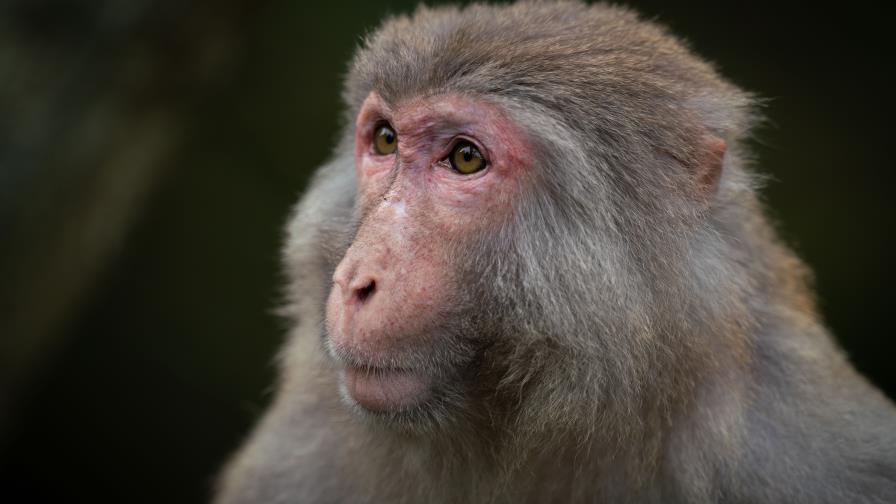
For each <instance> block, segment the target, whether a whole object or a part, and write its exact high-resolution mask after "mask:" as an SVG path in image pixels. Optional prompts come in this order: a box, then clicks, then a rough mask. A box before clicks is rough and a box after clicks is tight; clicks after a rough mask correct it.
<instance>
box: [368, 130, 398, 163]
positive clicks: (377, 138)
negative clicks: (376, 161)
mask: <svg viewBox="0 0 896 504" xmlns="http://www.w3.org/2000/svg"><path fill="white" fill-rule="evenodd" d="M397 147H398V136H397V135H396V134H395V130H393V129H392V127H391V126H389V125H388V124H380V125H379V126H377V127H376V132H374V134H373V150H374V151H376V153H377V154H379V155H381V156H386V155H389V154H392V153H393V152H395V149H396V148H397Z"/></svg>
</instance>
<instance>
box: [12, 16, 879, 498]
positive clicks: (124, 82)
mask: <svg viewBox="0 0 896 504" xmlns="http://www.w3.org/2000/svg"><path fill="white" fill-rule="evenodd" d="M413 4H414V2H409V1H400V2H399V1H392V2H385V3H370V2H324V3H304V2H288V1H285V0H272V1H268V2H261V3H259V2H249V1H242V2H241V1H238V0H227V1H220V2H214V3H213V2H202V3H197V4H196V5H193V4H189V7H188V6H186V4H182V3H180V2H176V1H174V0H164V1H163V0H159V1H155V2H150V1H137V0H134V1H133V2H132V3H129V4H127V5H128V7H123V5H125V4H122V3H116V2H113V1H111V0H110V1H99V0H96V1H83V2H74V1H61V0H55V1H39V2H29V1H28V0H21V1H12V2H10V3H9V4H8V5H7V6H5V7H3V8H0V72H2V73H0V75H4V76H5V77H4V79H3V80H0V86H2V87H0V133H2V135H0V163H2V164H0V198H2V199H0V272H2V273H3V274H4V277H5V278H8V279H9V280H8V281H7V282H6V283H5V285H0V338H3V339H4V340H5V341H4V342H3V344H4V346H0V349H2V350H3V352H4V355H3V359H4V360H0V363H4V362H5V363H6V368H7V369H18V371H16V374H15V375H14V376H13V375H12V374H10V378H9V379H8V381H9V383H8V384H2V383H0V385H4V386H6V385H9V386H8V387H5V388H0V393H5V394H6V395H7V397H0V399H2V400H3V402H0V404H5V405H6V411H3V412H0V413H2V416H3V417H4V418H3V419H4V420H5V422H4V423H0V443H2V444H0V464H2V465H0V482H2V483H3V484H2V489H0V501H3V502H20V501H21V502H34V501H44V500H66V501H80V500H88V501H92V502H93V501H101V500H112V501H126V502H144V501H145V502H159V501H162V502H189V501H197V500H205V499H207V496H208V494H209V491H210V488H211V485H212V482H213V478H214V475H215V472H216V471H217V470H218V468H219V467H220V465H221V464H222V463H223V462H224V461H225V459H226V457H227V455H228V454H229V453H230V452H231V451H232V450H233V449H235V448H236V447H237V446H238V444H239V442H240V440H241V439H243V438H244V436H245V435H246V434H247V432H248V429H249V428H250V426H251V425H252V424H253V422H254V421H255V420H256V419H257V417H258V415H259V413H260V412H261V411H262V410H263V409H264V406H265V404H266V402H267V401H268V400H269V391H270V387H271V386H272V384H273V383H274V379H275V378H274V371H275V369H274V364H273V357H274V354H275V352H276V348H277V346H278V345H279V343H280V342H281V341H282V340H283V337H284V335H285V326H284V323H283V322H282V321H280V320H279V319H278V318H277V317H276V316H275V315H273V313H272V312H273V309H274V308H275V307H276V306H277V304H278V302H279V289H280V285H281V283H282V278H281V276H280V272H279V258H278V255H279V247H280V245H281V229H282V226H283V223H284V220H285V218H286V216H287V215H288V212H289V209H290V206H291V205H292V204H293V203H294V201H295V200H296V198H297V197H298V195H299V194H300V191H301V189H302V188H303V186H304V184H305V182H306V181H307V179H308V176H309V174H310V173H311V171H312V170H313V168H314V167H315V166H317V165H318V164H320V163H321V162H322V161H323V160H324V159H325V158H326V157H327V155H328V152H329V149H330V148H331V146H332V144H333V143H334V139H335V138H336V135H337V131H338V129H339V127H340V117H341V115H340V99H339V93H340V86H341V77H342V75H343V74H344V72H345V70H346V66H347V62H348V59H349V57H350V55H351V54H352V51H353V49H354V47H356V45H357V44H358V43H359V40H360V37H361V36H362V35H363V34H364V33H366V32H367V31H369V30H371V29H373V28H375V26H376V25H377V24H378V22H379V20H380V19H382V17H383V16H384V15H386V14H389V13H396V12H406V11H408V10H409V9H411V8H412V6H413ZM197 5H198V6H197ZM633 5H634V6H635V7H637V8H638V9H639V10H641V11H643V12H644V13H645V14H647V15H648V16H651V17H653V16H656V17H658V19H659V20H661V21H663V22H665V23H667V24H669V25H671V27H672V28H673V30H674V31H675V32H676V33H679V34H681V35H684V36H685V37H686V38H688V39H689V40H690V41H691V42H692V45H693V46H694V48H695V49H696V50H697V52H698V53H700V54H702V55H704V56H706V57H707V58H709V59H710V60H712V61H714V62H716V63H717V64H718V66H719V68H720V70H721V71H722V73H723V74H725V75H726V76H728V77H730V78H731V79H732V80H734V81H735V82H736V83H738V84H739V85H741V86H743V87H744V88H746V89H749V90H751V91H755V92H757V93H758V94H759V95H761V96H763V97H766V98H769V99H770V100H769V102H768V106H767V109H766V113H767V115H768V117H769V122H768V125H767V126H765V127H763V128H762V129H761V131H760V132H759V133H758V135H757V141H756V149H757V153H758V159H759V166H760V167H761V169H762V171H763V172H765V173H767V174H769V175H771V181H770V182H769V185H768V188H767V191H766V193H765V194H766V199H767V201H768V203H769V206H770V207H771V209H772V212H773V215H774V216H775V217H776V218H777V220H779V221H780V222H781V223H782V225H781V230H782V232H783V234H784V236H785V237H786V238H787V240H788V242H789V243H791V244H792V245H794V246H795V248H796V249H797V250H798V251H799V253H800V255H801V256H802V257H803V258H805V259H806V260H807V262H808V263H809V264H810V266H812V267H813V269H814V270H815V271H816V274H817V284H818V288H819V295H820V302H821V307H822V310H823V312H824V315H825V317H826V320H827V321H828V322H829V325H830V326H831V327H832V329H833V330H834V332H835V334H837V335H838V337H839V339H840V341H841V342H842V343H843V345H844V346H845V348H846V349H847V351H848V352H849V353H850V354H851V356H852V357H853V360H854V362H856V364H857V366H858V367H859V368H860V369H861V370H862V371H863V372H864V373H866V374H867V375H868V376H869V377H870V379H871V380H872V381H874V382H875V383H877V384H878V385H879V386H881V387H882V388H883V389H884V390H885V391H886V392H887V393H889V394H890V395H891V396H892V395H894V394H896V374H894V372H893V371H892V370H891V366H890V365H889V362H888V357H889V354H891V353H892V351H893V350H894V349H896V345H894V343H893V341H892V339H891V338H890V336H891V335H892V333H893V331H892V330H893V327H894V324H893V321H892V318H891V316H890V306H891V304H892V301H891V297H890V290H891V285H892V284H893V280H894V276H893V272H892V271H893V268H892V267H891V265H890V259H891V254H890V250H891V247H890V245H891V243H890V242H891V238H890V231H891V230H892V228H893V223H894V201H893V197H892V194H891V190H890V189H889V185H888V184H887V182H888V175H889V172H890V171H891V169H892V168H893V157H892V155H891V153H890V141H891V139H890V136H891V134H892V132H893V127H892V117H893V116H894V114H893V112H894V105H893V100H892V99H890V98H889V93H891V92H892V89H894V87H893V84H894V82H893V78H892V76H891V75H890V72H887V71H885V70H888V69H887V68H884V67H888V66H891V65H892V63H891V59H892V51H891V50H890V49H891V45H890V37H889V35H888V32H887V30H886V26H885V25H884V22H885V21H884V19H885V17H883V16H877V15H874V11H873V10H871V9H870V8H869V9H860V8H858V7H856V6H850V7H849V8H847V9H843V10H841V11H837V12H827V11H822V10H814V11H809V10H807V9H805V8H802V9H799V10H793V11H787V10H786V9H784V8H782V7H780V6H779V5H777V4H773V3H768V4H758V3H755V2H753V3H749V4H745V5H738V6H735V5H721V4H719V3H717V2H709V1H700V2H688V3H682V4H679V5H669V4H667V3H664V2H659V1H643V2H633ZM48 97H49V98H52V100H51V99H49V98H48ZM82 97H83V98H82ZM110 103H111V104H112V105H109V104H110ZM29 107H30V108H29ZM110 107H111V109H112V110H115V111H117V112H116V113H115V114H112V115H111V116H109V117H112V119H106V120H105V122H103V121H99V126H97V125H95V124H94V123H96V122H97V120H96V119H90V118H91V117H94V116H95V115H96V114H97V113H98V112H97V111H98V110H99V111H104V110H108V109H110ZM157 116H158V117H159V119H158V121H155V120H153V121H149V122H147V117H157ZM100 117H101V118H102V117H106V116H103V115H100ZM13 119H14V120H13ZM29 121H30V122H29ZM91 121H93V122H91ZM92 124H94V126H90V125H92ZM140 125H147V126H146V127H143V126H140ZM138 126H139V127H138ZM88 127H93V128H94V130H95V131H96V133H94V134H93V135H94V136H93V137H88V138H94V137H96V139H95V142H96V143H95V144H91V143H87V142H85V141H84V140H83V135H85V134H86V133H84V131H87V129H86V128H88ZM28 128H31V129H28ZM32 130H33V132H32ZM94 130H89V131H94ZM35 132H36V133H35ZM154 134H158V135H161V136H160V137H159V138H163V139H166V140H165V141H164V142H156V143H149V144H148V145H149V146H148V147H145V148H144V150H136V151H135V150H134V148H133V146H135V145H137V146H139V145H144V143H141V142H144V141H145V140H146V138H155V137H153V136H152V135H154ZM57 139H64V140H66V143H63V142H57ZM110 139H112V140H110ZM29 142H30V143H29ZM146 149H149V150H153V149H155V151H159V154H158V155H153V156H144V157H146V159H149V160H150V161H148V162H146V163H144V165H145V166H147V167H148V168H143V169H144V170H145V172H140V173H143V175H141V177H138V178H136V179H134V178H133V177H131V178H129V179H123V180H121V181H119V182H118V183H117V184H118V185H113V186H108V184H106V185H103V184H101V182H103V181H106V180H109V179H110V177H114V176H117V175H116V174H120V173H125V174H127V173H130V172H129V171H128V170H131V171H134V170H136V169H137V168H135V167H136V166H137V163H135V162H131V160H132V159H134V158H133V156H135V155H137V154H140V153H144V152H145V151H146ZM82 151H83V152H86V153H87V154H83V156H82V157H77V156H75V155H74V154H72V153H79V152H82ZM155 151H153V152H155ZM109 152H114V153H118V154H117V155H115V156H111V155H110V154H109ZM135 152H136V154H135ZM88 154H89V155H88ZM141 159H142V158H141ZM141 166H143V165H141ZM104 167H105V168H104ZM116 180H117V179H116ZM97 195H101V196H103V195H105V196H109V195H112V196H115V195H118V196H119V199H121V200H122V201H118V200H115V198H112V199H111V200H109V198H108V197H107V198H106V199H98V196H97ZM108 201H112V202H111V203H109V202H108ZM104 202H105V203H104ZM81 208H95V209H96V210H95V212H93V213H92V214H90V215H88V216H87V217H84V216H82V215H81V214H79V213H78V211H79V209H81ZM116 209H123V210H120V211H117V210H116ZM125 209H126V212H125ZM119 214H126V215H127V216H128V218H127V219H119V220H116V219H115V216H117V215H119ZM90 216H92V217H90ZM88 217H90V218H92V219H93V220H95V221H98V222H100V223H104V224H108V223H109V222H113V223H116V225H115V226H112V227H109V226H107V228H108V229H107V228H102V229H104V230H105V231H104V232H102V233H87V231H88V230H89V229H92V228H88V226H87V224H85V222H88V221H89V219H88ZM89 222H93V221H89ZM59 237H62V238H59ZM91 244H98V245H92V246H88V245H91ZM46 250H50V251H51V252H52V253H47V252H46ZM75 259H76V260H75ZM65 293H68V294H66V296H63V294H65ZM63 297H64V299H63ZM4 309H6V310H7V311H5V312H4V311H3V310H4ZM51 319H52V321H53V323H52V324H51V323H49V322H47V321H49V320H51ZM4 323H5V324H6V325H4ZM38 343H39V344H38ZM0 367H2V366H0ZM5 376H6V375H3V374H0V379H4V378H2V377H5ZM13 378H15V379H13ZM10 384H13V385H10Z"/></svg>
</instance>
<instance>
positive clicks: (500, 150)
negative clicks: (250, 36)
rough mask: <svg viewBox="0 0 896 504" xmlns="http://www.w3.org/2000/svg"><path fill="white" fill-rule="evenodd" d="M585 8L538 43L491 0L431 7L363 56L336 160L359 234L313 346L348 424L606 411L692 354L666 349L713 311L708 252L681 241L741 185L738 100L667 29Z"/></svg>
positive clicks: (692, 342) (339, 267) (677, 346)
mask: <svg viewBox="0 0 896 504" xmlns="http://www.w3.org/2000/svg"><path fill="white" fill-rule="evenodd" d="M539 8H540V7H538V6H537V5H532V4H528V5H527V6H526V9H527V10H526V12H527V15H530V16H531V11H532V10H533V9H535V10H537V9H539ZM544 9H546V12H547V11H550V10H551V7H550V6H545V7H544ZM581 9H582V14H583V17H582V18H576V19H568V20H562V19H553V20H551V23H552V24H564V23H565V24H566V25H568V27H569V29H568V30H566V29H561V28H558V26H553V25H552V26H550V27H549V28H547V27H546V28H545V33H543V34H537V33H535V34H533V33H531V32H532V30H533V27H532V26H531V25H529V26H528V28H527V29H525V30H523V29H520V28H519V27H516V26H514V25H513V23H512V22H510V21H507V22H505V21H504V20H500V21H497V20H496V19H494V17H493V16H492V17H491V18H489V19H488V21H483V20H482V19H480V18H479V17H477V12H479V11H482V13H492V12H493V11H492V10H491V9H490V8H488V7H485V6H473V7H471V8H469V9H464V10H462V11H455V10H452V9H450V8H445V9H438V10H428V9H425V8H423V9H420V10H419V11H418V12H417V13H416V14H415V15H414V18H413V19H412V20H408V19H406V18H398V19H394V20H392V21H389V22H387V23H386V24H385V25H384V26H383V27H382V28H381V29H380V30H379V31H378V32H376V34H375V35H373V36H372V37H371V38H369V39H368V40H367V41H366V42H365V45H364V47H362V48H361V49H360V50H359V52H358V55H357V56H356V58H355V61H354V64H353V66H352V70H351V73H350V76H349V79H348V82H347V86H346V89H345V93H344V94H345V99H346V102H347V103H348V105H349V107H348V113H347V118H346V119H347V122H348V123H349V124H351V125H353V126H354V127H353V128H349V130H350V135H351V139H352V140H351V141H349V140H346V141H344V142H343V143H342V144H341V145H342V149H344V150H348V149H351V150H352V151H353V152H351V153H348V152H337V156H348V155H351V156H352V157H353V160H354V163H353V164H354V174H353V176H354V181H355V198H354V201H353V219H352V220H353V225H352V226H350V227H351V233H350V234H351V236H348V239H347V240H346V244H345V246H344V247H343V248H342V249H340V250H341V252H342V253H341V255H340V254H336V255H338V256H339V258H338V260H334V261H333V266H332V268H333V269H332V271H333V275H332V284H331V286H330V288H329V292H328V295H327V300H326V303H325V304H326V308H325V314H326V315H325V323H324V324H323V325H324V326H325V331H324V338H323V341H324V344H325V346H326V348H327V350H328V353H329V354H330V356H331V357H332V358H333V360H334V362H335V363H336V364H337V367H338V368H339V373H338V374H339V377H340V378H339V379H340V390H341V393H342V396H343V398H344V400H345V401H346V402H347V403H348V404H350V405H351V406H353V407H355V409H356V410H357V411H359V412H361V413H362V414H364V415H367V416H371V417H378V418H389V419H398V418H401V419H414V418H428V419H430V420H432V419H435V420H437V421H439V422H442V421H444V420H446V419H449V418H457V417H458V416H460V415H459V414H460V413H462V412H469V411H477V412H479V414H480V415H482V412H483V411H487V412H488V413H486V414H485V416H487V417H489V418H494V417H495V416H497V415H499V414H503V413H507V412H508V411H516V412H517V413H519V412H522V411H525V410H527V409H533V410H538V411H544V410H545V409H547V410H549V411H554V412H556V415H557V421H559V422H561V423H562V421H563V417H565V416H568V417H570V418H581V417H582V415H580V414H575V415H572V414H568V412H566V410H565V408H566V407H567V406H569V407H573V406H572V405H575V407H587V408H590V409H592V410H595V409H596V410H601V409H606V408H608V407H610V406H611V403H612V402H613V398H614V397H615V396H616V394H615V393H614V392H613V390H621V389H623V388H624V389H630V390H629V392H627V393H626V394H619V397H626V398H629V399H631V398H637V397H639V393H644V391H645V390H647V388H649V387H647V383H648V382H653V381H655V378H654V377H649V378H648V376H649V373H650V369H651V368H653V367H654V366H655V367H657V368H661V369H672V370H675V369H676V368H679V369H684V368H686V367H687V365H682V364H680V363H679V364H675V365H672V366H671V367H670V366H666V365H664V366H659V365H658V360H663V359H673V358H674V356H675V355H676V354H677V353H678V352H679V351H682V352H683V351H685V350H684V348H685V347H700V346H701V345H700V344H698V343H696V341H697V340H696V339H695V338H693V337H691V338H690V339H686V340H680V341H679V340H678V339H677V338H678V336H680V335H681V334H682V333H683V332H684V331H687V326H689V325H691V324H689V322H688V320H687V317H688V316H690V315H692V314H693V313H695V312H701V314H702V316H706V317H716V316H718V317H721V318H723V319H724V318H725V317H726V314H724V313H721V312H720V310H719V309H718V306H719V305H718V303H716V302H715V299H712V296H720V295H723V294H722V293H720V292H718V291H717V290H716V287H713V286H712V284H711V282H704V281H703V280H705V279H706V278H707V275H712V274H721V273H720V272H719V271H717V270H715V269H714V267H715V266H714V265H716V264H719V266H718V267H719V268H720V269H721V268H722V266H721V263H709V265H708V266H707V262H706V261H704V259H705V258H704V257H702V255H701V254H704V253H706V252H705V251H704V250H702V249H697V248H694V247H693V246H692V243H706V242H705V241H704V242H701V241H700V240H697V239H695V237H696V236H697V235H706V236H707V237H708V240H709V241H720V240H721V238H720V237H719V236H717V235H716V234H715V233H714V231H713V225H714V222H713V214H714V213H715V212H717V211H719V209H722V208H723V207H724V205H722V204H720V203H719V202H720V201H724V198H722V197H720V196H719V194H720V193H725V194H727V195H730V194H732V193H735V192H737V185H738V184H746V183H748V182H746V178H745V177H743V176H742V174H741V173H739V172H737V170H734V173H727V174H726V173H725V170H723V161H724V160H725V158H726V157H732V156H736V155H737V154H736V152H733V153H732V152H729V151H730V150H731V149H729V142H732V143H733V142H736V133H737V132H738V130H737V128H739V127H740V126H739V125H740V124H741V123H743V121H745V120H746V119H745V115H744V114H745V113H746V112H745V109H742V108H741V107H740V106H741V105H744V106H745V105H746V103H747V102H748V97H747V96H746V95H743V94H741V93H740V91H738V90H736V89H735V88H733V87H732V86H730V85H728V84H727V83H725V82H724V81H722V80H721V79H720V78H718V77H717V76H716V74H715V73H714V71H713V70H712V69H711V68H710V67H709V66H708V65H706V64H704V63H703V62H702V61H699V60H697V59H696V58H693V57H692V56H691V55H690V54H689V53H688V51H687V50H686V49H685V48H684V47H683V46H681V45H680V44H678V42H677V41H676V40H675V39H672V38H671V37H666V36H662V37H661V36H659V35H660V32H661V30H662V29H661V28H659V27H654V26H652V25H645V24H644V23H642V22H640V21H638V20H637V18H636V16H634V15H633V14H629V13H627V12H625V11H622V10H613V11H608V12H611V13H612V16H613V19H612V20H610V19H606V18H605V17H604V16H606V15H607V13H606V12H604V11H600V10H598V11H595V10H591V9H588V8H587V6H582V7H581ZM514 12H515V11H514V10H513V9H510V10H509V11H508V14H507V15H508V16H509V17H512V16H513V15H514ZM408 22H411V23H414V24H415V25H418V27H417V28H418V29H414V30H408V29H406V27H404V24H403V23H408ZM496 23H498V26H497V28H496ZM402 27H404V28H405V29H403V28H402ZM426 27H430V28H432V30H434V32H433V33H438V34H439V36H438V37H433V38H421V37H419V36H418V35H416V34H418V33H425V32H427V29H428V28H426ZM495 29H500V30H502V31H503V33H502V36H501V37H496V36H494V30H495ZM582 30H587V31H588V36H587V37H584V38H583V35H582V33H579V32H581V31H582ZM536 31H538V30H537V29H536ZM638 48H641V49H642V50H643V51H644V52H645V54H649V55H650V58H646V59H645V58H634V57H631V55H632V54H633V52H634V53H637V52H638ZM348 145H353V147H351V148H347V146H348ZM723 175H725V176H724V177H723ZM722 186H724V187H722ZM707 250H708V249H707ZM712 250H714V252H713V253H718V252H717V251H718V250H719V249H718V248H715V249H712ZM331 255H332V254H331ZM729 276H730V277H731V278H733V279H734V282H732V283H731V284H729V285H728V287H731V286H732V285H733V286H734V287H732V288H729V289H728V291H727V292H726V293H725V294H724V296H725V297H726V298H728V299H730V298H731V297H732V296H737V295H738V294H739V291H738V289H737V287H738V285H737V283H736V281H737V278H738V277H737V275H736V274H730V275H729ZM697 290H699V294H698V295H694V293H695V291H697ZM701 297H705V298H706V302H705V303H704V302H703V301H701ZM733 306H736V304H735V305H733ZM722 311H724V310H722ZM732 317H733V315H732ZM664 338H665V341H664ZM583 352H585V353H587V354H588V356H587V357H586V358H583V357H582V355H581V354H582V353H583ZM698 353H699V352H698ZM547 355H552V356H553V357H551V358H546V356H547ZM557 356H560V358H558V357H557ZM563 356H568V357H569V360H568V362H569V363H570V364H569V365H568V366H566V365H564V364H563V363H564V362H566V361H564V360H563ZM546 362H551V363H552V365H550V366H547V365H543V363H546ZM687 362H691V361H690V360H689V361H687ZM558 363H560V365H559V367H558ZM672 375H676V373H675V372H672V373H670V376H672ZM670 379H671V378H670ZM676 379H677V378H676ZM561 386H562V387H563V388H564V389H573V390H576V391H577V392H578V393H575V394H570V393H568V392H564V393H563V394H554V393H553V392H552V388H554V387H561ZM523 389H525V390H526V392H525V394H520V393H519V392H520V390H523ZM676 390H677V389H676ZM556 397H564V398H566V399H565V400H564V401H562V402H556ZM629 399H627V400H629ZM654 399H655V398H654ZM654 399H651V400H652V401H654V402H656V401H655V400H654ZM634 400H638V399H634ZM642 400H646V399H644V398H642ZM531 401H542V402H544V403H545V404H541V405H539V406H537V407H530V406H531V405H529V404H527V403H529V402H531ZM552 401H554V403H552ZM472 402H478V403H479V404H477V406H476V407H475V408H471V407H468V406H470V404H471V403H472ZM524 403H526V404H524ZM659 403H662V401H659ZM483 404H484V405H483ZM550 404H553V406H550ZM498 405H500V408H501V409H502V411H501V413H498V412H496V411H494V409H495V408H499V406H498ZM617 406H618V407H625V408H633V407H637V406H634V405H632V404H626V405H617ZM543 423H544V422H539V424H543Z"/></svg>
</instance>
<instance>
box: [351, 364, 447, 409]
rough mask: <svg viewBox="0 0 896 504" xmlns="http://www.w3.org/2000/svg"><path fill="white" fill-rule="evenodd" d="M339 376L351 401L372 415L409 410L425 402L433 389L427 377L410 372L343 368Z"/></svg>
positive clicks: (430, 380)
mask: <svg viewBox="0 0 896 504" xmlns="http://www.w3.org/2000/svg"><path fill="white" fill-rule="evenodd" d="M342 373H343V383H344V385H345V391H346V392H347V394H348V396H349V397H350V398H351V400H353V401H354V402H356V403H357V404H358V405H360V406H361V407H363V408H364V409H367V410H369V411H374V412H382V413H385V412H399V411H406V410H409V409H411V408H413V407H415V406H417V405H419V404H421V403H423V402H425V401H426V399H427V398H428V396H429V391H430V389H431V387H432V378H431V377H430V376H428V375H426V374H424V373H421V372H417V371H411V370H404V369H370V368H365V369H360V368H354V367H346V368H344V369H343V371H342Z"/></svg>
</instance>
